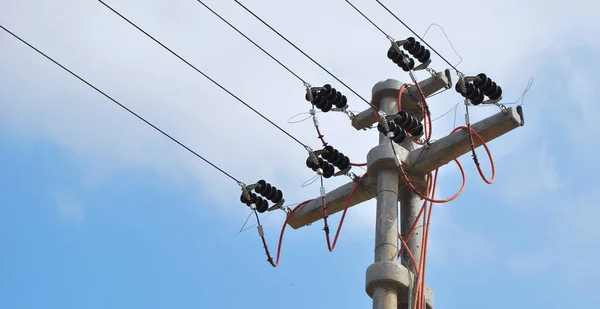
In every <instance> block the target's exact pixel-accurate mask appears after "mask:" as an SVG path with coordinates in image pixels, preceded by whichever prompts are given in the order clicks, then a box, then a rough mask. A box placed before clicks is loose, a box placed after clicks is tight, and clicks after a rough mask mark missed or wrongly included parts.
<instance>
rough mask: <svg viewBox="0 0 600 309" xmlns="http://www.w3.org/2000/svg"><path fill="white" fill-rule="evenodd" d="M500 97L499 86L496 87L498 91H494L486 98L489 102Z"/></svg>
mask: <svg viewBox="0 0 600 309" xmlns="http://www.w3.org/2000/svg"><path fill="white" fill-rule="evenodd" d="M501 96H502V88H501V87H500V86H498V89H497V90H496V92H494V93H492V94H489V95H488V97H489V98H490V99H491V100H497V99H499V98H500V97H501Z"/></svg>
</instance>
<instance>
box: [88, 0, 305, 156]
mask: <svg viewBox="0 0 600 309" xmlns="http://www.w3.org/2000/svg"><path fill="white" fill-rule="evenodd" d="M98 1H99V2H100V3H102V4H103V5H104V6H106V7H107V8H108V9H109V10H111V11H112V12H113V13H115V14H117V15H118V16H119V17H121V18H122V19H123V20H125V21H126V22H128V23H129V24H130V25H132V26H133V27H135V28H136V29H137V30H139V31H140V32H142V33H143V34H145V35H146V36H147V37H149V38H150V39H152V40H153V41H154V42H156V43H157V44H158V45H160V46H162V47H163V48H164V49H166V50H167V51H169V52H170V53H171V54H173V55H174V56H175V57H177V58H179V60H181V61H183V62H184V63H185V64H187V65H188V66H189V67H191V68H192V69H194V70H195V71H196V72H198V73H200V74H201V75H202V76H204V77H205V78H206V79H208V80H210V81H211V82H212V83H213V84H215V85H217V86H218V87H219V88H221V89H222V90H223V91H225V92H227V93H228V94H229V95H231V96H232V97H234V98H235V99H236V100H238V101H239V102H240V103H242V104H244V105H245V106H246V107H248V108H249V109H250V110H252V111H253V112H254V113H256V114H257V115H259V116H260V117H262V118H263V119H264V120H266V121H267V122H269V123H270V124H272V125H273V126H274V127H276V128H277V129H279V131H281V132H283V133H284V134H285V135H287V136H289V137H290V138H291V139H293V140H294V141H296V142H297V143H298V144H300V145H302V146H303V147H304V148H307V147H308V146H307V145H305V144H304V143H302V142H301V141H300V140H298V139H297V138H295V137H294V136H293V135H291V134H290V133H288V132H287V131H286V130H284V129H283V128H281V127H280V126H278V125H277V124H275V123H274V122H273V121H271V120H270V119H269V118H267V117H266V116H264V115H263V114H262V113H260V112H259V111H257V110H256V109H254V108H253V107H252V106H250V105H249V104H248V103H246V102H244V100H242V99H240V98H239V97H238V96H236V95H235V94H233V92H231V91H229V90H228V89H227V88H225V87H224V86H222V85H221V84H219V83H218V82H217V81H215V80H214V79H212V78H210V76H208V75H206V74H205V73H204V72H202V71H201V70H200V69H198V68H196V67H195V66H194V65H193V64H191V63H189V62H188V61H187V60H185V59H184V58H183V57H181V56H179V55H178V54H177V53H176V52H174V51H173V50H171V49H170V48H168V47H167V46H165V45H164V44H163V43H161V42H160V41H159V40H157V39H155V38H154V37H153V36H151V35H150V34H148V32H146V31H144V30H143V29H142V28H140V27H138V26H137V25H136V24H134V23H133V22H132V21H130V20H129V19H127V18H126V17H125V16H123V15H121V13H119V12H117V11H116V10H115V9H113V8H112V7H110V6H109V5H108V4H106V3H104V1H102V0H98Z"/></svg>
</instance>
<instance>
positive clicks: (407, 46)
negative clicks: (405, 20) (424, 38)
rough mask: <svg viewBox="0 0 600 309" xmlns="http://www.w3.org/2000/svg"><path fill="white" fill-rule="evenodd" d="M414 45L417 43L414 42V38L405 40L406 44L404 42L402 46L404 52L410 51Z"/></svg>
mask: <svg viewBox="0 0 600 309" xmlns="http://www.w3.org/2000/svg"><path fill="white" fill-rule="evenodd" d="M415 43H417V41H416V40H415V38H413V37H412V36H411V37H409V38H407V39H406V42H404V44H403V45H402V47H404V49H406V50H410V49H412V48H413V47H414V46H415Z"/></svg>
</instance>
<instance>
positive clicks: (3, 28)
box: [0, 25, 240, 183]
mask: <svg viewBox="0 0 600 309" xmlns="http://www.w3.org/2000/svg"><path fill="white" fill-rule="evenodd" d="M0 28H2V30H4V31H6V32H7V33H8V34H10V35H12V36H13V37H14V38H16V39H17V40H19V41H21V42H22V43H23V44H25V45H27V46H29V47H30V48H31V49H33V50H35V51H36V52H38V53H39V54H40V55H42V56H44V57H45V58H46V59H48V60H50V61H51V62H53V63H54V64H56V65H57V66H59V67H60V68H62V69H63V70H65V71H67V72H68V73H70V74H71V75H73V76H74V77H76V78H77V79H79V80H80V81H82V82H83V83H85V84H86V85H88V86H90V87H91V88H92V89H94V90H96V91H97V92H99V93H100V94H102V95H103V96H105V97H106V98H107V99H109V100H111V101H112V102H113V103H115V104H117V105H118V106H120V107H121V108H123V109H124V110H126V111H128V112H129V113H130V114H132V115H134V116H135V117H137V118H138V119H140V120H141V121H143V122H145V123H146V124H147V125H149V126H151V127H152V128H153V129H155V130H156V131H158V132H160V133H162V134H163V135H164V136H166V137H167V138H169V139H170V140H172V141H174V142H175V143H177V144H178V145H179V146H181V147H183V148H184V149H185V150H187V151H189V152H191V153H192V154H194V155H195V156H196V157H198V158H200V159H201V160H203V161H204V162H206V163H208V164H209V165H210V166H212V167H214V168H215V169H216V170H218V171H219V172H221V173H223V174H224V175H225V176H227V177H229V178H231V179H232V180H233V181H235V182H237V183H239V182H240V181H239V180H237V179H236V178H235V177H233V176H231V174H229V173H227V172H225V171H224V170H223V169H221V168H220V167H218V166H217V165H215V164H214V163H212V162H210V161H209V160H208V159H206V158H204V157H203V156H201V155H199V154H198V153H197V152H195V151H193V150H192V149H190V148H189V147H188V146H186V145H185V144H183V143H182V142H180V141H178V140H177V139H175V138H174V137H172V136H171V135H169V134H168V133H166V132H165V131H163V130H161V129H159V128H158V127H157V126H155V125H154V124H152V123H151V122H150V121H148V120H146V119H144V118H143V117H142V116H140V115H138V114H136V113H135V112H134V111H132V110H131V109H129V108H127V107H126V106H125V105H123V104H121V103H120V102H119V101H117V100H115V99H113V98H112V97H111V96H109V95H108V94H106V93H105V92H103V91H102V90H100V89H98V88H96V87H95V86H94V85H92V84H91V83H89V82H88V81H86V80H85V79H83V78H82V77H80V76H79V75H77V74H75V73H73V71H71V70H69V69H68V68H66V67H65V66H63V65H62V64H60V63H59V62H57V61H56V60H54V59H52V58H51V57H50V56H48V55H46V54H45V53H44V52H42V51H41V50H39V49H37V48H36V47H34V46H33V45H31V44H29V43H28V42H27V41H25V40H23V39H22V38H20V37H19V36H17V35H16V34H14V33H13V32H11V31H10V30H8V29H6V28H5V27H4V26H2V25H0Z"/></svg>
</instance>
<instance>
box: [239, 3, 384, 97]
mask: <svg viewBox="0 0 600 309" xmlns="http://www.w3.org/2000/svg"><path fill="white" fill-rule="evenodd" d="M234 1H235V3H237V4H238V5H239V6H241V7H242V8H244V10H246V11H247V12H248V13H250V14H251V15H252V16H254V17H255V18H256V19H258V20H259V21H260V22H262V23H263V24H264V25H265V26H267V27H268V28H269V29H271V30H272V31H273V32H275V33H276V34H277V35H278V36H279V37H281V38H282V39H284V40H285V41H286V42H288V44H290V45H292V47H294V48H295V49H296V50H298V51H299V52H301V53H302V54H303V55H304V56H306V58H308V59H310V61H312V62H313V63H314V64H316V65H318V66H319V67H320V68H321V69H323V71H325V72H327V74H329V75H330V76H331V77H333V78H334V79H335V80H337V81H338V82H339V83H340V84H342V85H344V87H346V88H348V90H350V91H351V92H352V93H354V94H355V95H356V96H357V97H359V98H360V99H361V100H363V101H364V102H365V103H367V104H369V105H370V106H371V107H373V108H374V106H373V105H372V104H371V103H370V102H369V101H367V100H366V99H365V98H363V97H362V96H361V95H360V94H358V93H357V92H356V91H354V89H352V88H350V86H348V85H346V84H345V83H344V82H343V81H341V80H340V79H339V78H338V77H337V76H335V75H334V74H333V73H331V72H330V71H329V70H327V69H326V68H325V67H323V66H322V65H321V64H320V63H318V62H317V61H316V60H315V59H313V58H312V57H311V56H309V55H308V54H307V53H305V52H304V51H303V50H302V49H300V48H299V47H298V46H296V44H294V43H292V42H291V41H290V40H288V39H287V38H286V37H285V36H284V35H282V34H281V33H279V31H277V30H275V28H273V27H271V25H269V24H268V23H267V22H265V21H264V20H263V19H262V18H260V17H258V16H257V15H256V14H254V12H252V11H251V10H250V9H248V8H247V7H245V6H244V5H243V4H242V3H240V2H239V1H238V0H234Z"/></svg>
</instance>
